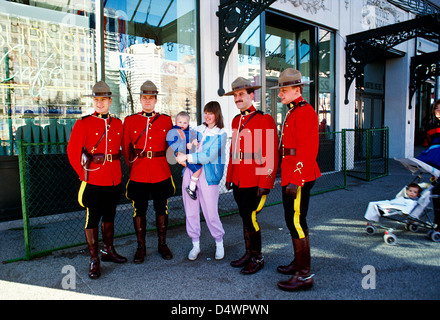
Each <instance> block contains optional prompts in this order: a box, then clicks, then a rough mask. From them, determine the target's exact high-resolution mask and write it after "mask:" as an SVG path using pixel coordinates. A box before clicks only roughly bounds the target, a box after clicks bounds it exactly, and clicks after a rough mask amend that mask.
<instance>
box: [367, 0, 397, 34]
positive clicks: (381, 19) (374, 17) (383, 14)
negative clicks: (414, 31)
mask: <svg viewBox="0 0 440 320" xmlns="http://www.w3.org/2000/svg"><path fill="white" fill-rule="evenodd" d="M403 20H404V15H403V13H402V11H400V10H399V9H398V8H396V7H395V6H394V5H392V4H390V3H389V2H388V1H385V0H363V7H362V20H361V24H362V28H363V29H365V30H370V29H376V28H380V27H383V26H387V25H390V24H395V23H398V22H401V21H403Z"/></svg>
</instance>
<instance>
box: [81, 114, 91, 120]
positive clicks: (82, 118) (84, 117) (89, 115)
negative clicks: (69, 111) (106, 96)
mask: <svg viewBox="0 0 440 320" xmlns="http://www.w3.org/2000/svg"><path fill="white" fill-rule="evenodd" d="M91 116H92V114H88V115H86V116H83V117H81V120H84V119H86V118H88V117H91Z"/></svg>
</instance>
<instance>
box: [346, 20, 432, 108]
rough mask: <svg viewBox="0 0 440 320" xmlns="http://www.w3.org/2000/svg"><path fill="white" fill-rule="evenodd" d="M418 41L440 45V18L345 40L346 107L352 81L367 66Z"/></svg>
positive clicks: (366, 33)
mask: <svg viewBox="0 0 440 320" xmlns="http://www.w3.org/2000/svg"><path fill="white" fill-rule="evenodd" d="M416 37H421V38H425V39H429V40H432V41H435V42H437V43H438V42H439V41H440V15H439V14H434V15H429V16H423V17H420V18H416V19H413V20H409V21H404V22H400V23H396V24H393V25H389V26H385V27H381V28H377V29H372V30H369V31H364V32H360V33H355V34H352V35H349V36H347V44H346V46H345V51H346V57H345V59H346V73H345V104H348V103H349V100H348V93H349V90H350V86H351V84H352V82H353V80H354V79H356V77H357V76H358V75H360V74H361V73H362V71H363V69H364V67H365V65H367V64H368V63H371V62H372V61H374V60H376V59H378V58H380V57H381V56H383V55H384V54H386V53H387V52H389V51H390V50H391V49H392V48H393V47H394V46H396V45H398V44H400V43H403V42H405V41H408V40H410V39H413V38H416Z"/></svg>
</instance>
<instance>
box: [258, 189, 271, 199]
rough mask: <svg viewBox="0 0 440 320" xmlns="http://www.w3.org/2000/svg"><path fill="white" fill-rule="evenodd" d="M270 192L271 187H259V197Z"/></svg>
mask: <svg viewBox="0 0 440 320" xmlns="http://www.w3.org/2000/svg"><path fill="white" fill-rule="evenodd" d="M269 192H270V189H265V188H258V191H257V197H262V196H264V195H266V194H269Z"/></svg>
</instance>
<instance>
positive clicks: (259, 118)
mask: <svg viewBox="0 0 440 320" xmlns="http://www.w3.org/2000/svg"><path fill="white" fill-rule="evenodd" d="M259 88H261V86H254V85H252V84H251V82H250V81H249V80H247V79H244V78H242V77H239V78H237V79H236V80H235V81H234V82H233V83H232V91H231V92H228V93H226V94H225V95H226V96H232V95H233V96H234V102H235V104H236V106H237V107H238V109H239V110H240V114H238V115H237V116H236V117H235V118H234V119H233V120H232V130H233V133H232V142H231V151H230V158H229V165H228V171H227V176H226V188H227V189H228V190H230V189H232V190H233V193H234V199H235V201H236V202H237V205H238V209H239V212H240V216H241V218H242V220H243V233H244V241H245V254H244V255H243V256H242V257H241V258H240V259H238V260H235V261H232V262H231V266H233V267H237V268H242V269H241V273H243V274H253V273H256V272H257V271H259V270H261V269H262V268H263V267H264V258H263V256H262V253H261V230H260V226H259V225H258V222H257V213H258V212H259V211H261V209H262V208H263V206H264V202H265V201H266V195H267V194H268V193H269V192H270V189H272V188H273V184H274V181H275V176H276V172H277V168H278V135H277V129H276V125H275V122H274V120H273V118H272V117H271V116H270V115H268V114H264V113H263V112H261V111H257V110H256V108H255V107H254V106H253V102H252V101H253V99H254V90H256V89H259Z"/></svg>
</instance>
